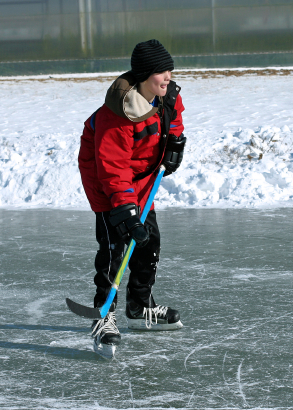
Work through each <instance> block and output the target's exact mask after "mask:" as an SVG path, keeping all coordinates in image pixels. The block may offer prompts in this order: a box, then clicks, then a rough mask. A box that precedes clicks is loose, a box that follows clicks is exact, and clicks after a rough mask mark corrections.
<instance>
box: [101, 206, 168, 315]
mask: <svg viewBox="0 0 293 410" xmlns="http://www.w3.org/2000/svg"><path fill="white" fill-rule="evenodd" d="M109 213H110V212H96V238H97V241H98V243H99V245H100V246H99V250H98V252H97V255H96V259H95V268H96V271H97V273H96V275H95V278H94V282H95V284H96V286H97V289H96V295H95V299H94V306H95V307H96V306H98V307H99V306H101V305H102V304H104V302H105V301H106V298H107V295H108V293H109V291H110V288H111V285H112V283H113V281H114V279H115V276H116V273H117V271H118V269H119V266H120V263H121V261H122V258H123V253H124V248H125V244H124V241H122V239H121V238H120V236H119V234H118V233H117V231H116V228H114V227H113V226H112V225H111V224H110V222H109ZM145 224H147V225H149V227H150V228H151V231H150V232H151V233H150V240H149V242H148V243H147V245H146V246H144V247H143V248H139V247H138V246H136V247H135V248H134V251H133V254H132V256H131V259H130V261H129V269H130V275H129V281H128V285H127V287H128V292H129V295H130V297H131V298H132V299H133V300H134V301H135V302H136V303H138V304H140V305H141V306H144V307H154V301H153V298H152V296H151V291H152V286H153V285H154V283H155V279H156V271H157V263H158V262H159V254H160V232H159V228H158V224H157V220H156V213H155V211H154V210H152V211H150V212H149V213H148V216H147V218H146V221H145ZM114 302H116V303H117V294H116V296H115V299H114Z"/></svg>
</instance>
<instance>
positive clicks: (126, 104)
mask: <svg viewBox="0 0 293 410" xmlns="http://www.w3.org/2000/svg"><path fill="white" fill-rule="evenodd" d="M105 104H106V106H107V107H108V108H110V110H111V111H113V112H114V113H115V114H117V115H118V116H119V117H122V118H127V119H129V120H131V121H133V122H141V121H144V120H146V119H148V118H150V117H152V116H153V115H155V114H156V113H157V112H158V107H153V106H152V105H151V104H149V102H148V101H147V100H146V99H145V98H144V97H143V96H142V95H141V94H140V93H139V92H138V91H137V81H136V80H135V77H134V76H133V74H132V73H131V72H130V71H128V72H127V73H124V74H122V75H121V76H120V77H118V78H117V79H116V80H115V81H114V83H113V84H112V85H111V87H110V88H109V89H108V91H107V94H106V99H105Z"/></svg>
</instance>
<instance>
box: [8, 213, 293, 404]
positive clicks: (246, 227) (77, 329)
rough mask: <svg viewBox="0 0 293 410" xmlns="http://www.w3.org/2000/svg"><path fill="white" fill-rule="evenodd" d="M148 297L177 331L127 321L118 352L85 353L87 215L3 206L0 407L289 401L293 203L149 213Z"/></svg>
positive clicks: (90, 253) (92, 248) (90, 221)
mask: <svg viewBox="0 0 293 410" xmlns="http://www.w3.org/2000/svg"><path fill="white" fill-rule="evenodd" d="M158 220H159V224H160V226H161V231H162V257H161V263H160V266H159V271H158V278H157V286H156V288H155V291H154V294H155V298H156V300H157V301H158V302H159V303H162V304H169V305H171V306H174V307H176V308H178V309H179V310H180V312H181V316H182V322H183V323H184V328H183V329H182V330H180V331H177V332H163V333H138V332H133V331H129V330H128V329H127V326H126V320H125V316H124V308H125V305H124V300H125V284H126V281H127V275H128V273H126V276H125V277H124V278H123V281H122V284H121V289H120V291H119V307H118V314H117V316H118V324H119V327H120V330H121V333H122V344H121V346H120V348H119V349H118V351H117V355H116V358H115V359H114V360H113V361H106V360H103V359H100V358H99V357H97V356H96V355H95V353H94V352H93V351H92V341H91V338H90V334H89V327H90V322H89V321H88V320H85V319H82V318H79V317H76V316H74V315H73V314H71V313H70V312H69V311H68V310H67V309H66V305H65V297H66V296H69V297H71V298H73V299H75V300H77V301H79V302H81V303H87V304H89V305H91V304H92V298H93V294H94V286H93V283H92V278H93V275H94V270H93V260H94V256H95V252H96V243H95V238H94V215H93V213H91V212H87V211H84V212H77V211H62V210H42V209H37V210H23V211H16V210H14V211H11V210H10V211H7V210H0V222H1V223H0V242H1V265H0V295H1V310H0V317H1V324H0V407H1V409H5V410H12V409H18V410H27V409H42V410H43V409H50V410H53V409H54V410H55V409H56V410H57V409H62V410H63V409H70V410H72V409H78V410H94V409H95V410H99V409H108V410H109V409H169V408H173V409H200V410H205V409H263V410H264V409H274V410H277V409H278V410H281V409H283V410H285V409H286V410H287V409H292V403H293V353H292V336H293V332H292V328H293V326H292V315H293V309H292V276H293V266H292V260H293V258H292V256H293V255H292V253H293V250H292V231H293V209H290V208H289V209H275V210H245V209H242V210H235V209H230V210H223V209H222V210H217V209H202V210H198V209H189V210H188V209H178V208H175V209H174V208H173V209H169V210H165V211H158Z"/></svg>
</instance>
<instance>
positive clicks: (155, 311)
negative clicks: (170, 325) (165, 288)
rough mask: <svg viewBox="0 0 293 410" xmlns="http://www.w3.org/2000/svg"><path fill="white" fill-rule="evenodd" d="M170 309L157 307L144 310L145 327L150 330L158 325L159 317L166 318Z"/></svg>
mask: <svg viewBox="0 0 293 410" xmlns="http://www.w3.org/2000/svg"><path fill="white" fill-rule="evenodd" d="M167 310H168V307H167V306H161V305H157V306H156V307H154V308H144V309H143V316H145V325H146V328H147V329H150V328H151V327H152V325H156V324H157V323H158V316H159V317H160V316H161V317H164V316H166V313H167ZM153 316H155V322H153Z"/></svg>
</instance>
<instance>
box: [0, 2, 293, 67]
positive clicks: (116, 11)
mask: <svg viewBox="0 0 293 410" xmlns="http://www.w3.org/2000/svg"><path fill="white" fill-rule="evenodd" d="M150 38H157V39H158V40H160V41H161V42H162V43H163V44H164V46H165V47H166V48H167V49H168V50H169V51H170V53H171V54H172V55H173V56H174V57H175V63H176V67H177V68H189V67H237V66H259V67H260V66H268V65H284V66H286V65H292V66H293V0H29V1H28V0H18V1H16V0H10V1H4V0H0V73H1V74H2V75H3V74H14V73H16V72H17V73H21V72H24V73H30V72H73V71H74V72H82V71H108V70H124V69H128V68H129V57H130V55H131V52H132V50H133V47H134V46H135V44H136V43H137V42H140V41H144V40H148V39H150ZM52 70H53V71H52Z"/></svg>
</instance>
